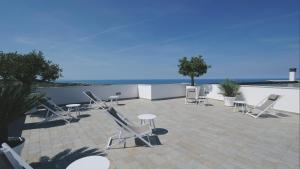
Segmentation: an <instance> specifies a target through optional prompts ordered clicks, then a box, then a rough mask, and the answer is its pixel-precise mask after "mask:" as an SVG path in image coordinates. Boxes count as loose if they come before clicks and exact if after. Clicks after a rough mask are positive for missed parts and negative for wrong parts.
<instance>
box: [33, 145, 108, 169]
mask: <svg viewBox="0 0 300 169" xmlns="http://www.w3.org/2000/svg"><path fill="white" fill-rule="evenodd" d="M95 155H98V156H99V155H101V156H105V154H104V153H103V152H102V151H99V150H98V149H89V148H88V147H83V148H80V149H77V150H75V151H71V149H66V150H64V151H62V152H60V153H58V154H56V155H54V156H53V157H52V158H51V157H48V156H43V157H41V158H40V160H39V162H34V163H31V164H30V165H31V166H32V167H33V168H34V169H65V168H66V167H67V166H68V165H69V164H71V163H72V162H73V161H76V160H78V159H80V158H82V157H86V156H95Z"/></svg>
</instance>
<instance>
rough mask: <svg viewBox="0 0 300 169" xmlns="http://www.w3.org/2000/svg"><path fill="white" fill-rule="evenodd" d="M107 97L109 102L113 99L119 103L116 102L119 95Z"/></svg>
mask: <svg viewBox="0 0 300 169" xmlns="http://www.w3.org/2000/svg"><path fill="white" fill-rule="evenodd" d="M108 98H109V99H110V102H111V103H112V102H113V101H114V100H115V101H116V103H117V104H119V103H118V99H119V98H120V96H118V95H114V96H109V97H108Z"/></svg>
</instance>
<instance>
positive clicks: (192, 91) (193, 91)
mask: <svg viewBox="0 0 300 169" xmlns="http://www.w3.org/2000/svg"><path fill="white" fill-rule="evenodd" d="M197 94H198V93H197V88H186V98H196V97H197Z"/></svg>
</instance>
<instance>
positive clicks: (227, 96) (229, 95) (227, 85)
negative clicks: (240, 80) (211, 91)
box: [219, 79, 240, 106]
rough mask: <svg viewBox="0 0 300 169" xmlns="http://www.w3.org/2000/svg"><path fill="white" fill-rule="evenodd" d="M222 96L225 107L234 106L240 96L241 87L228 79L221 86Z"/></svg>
mask: <svg viewBox="0 0 300 169" xmlns="http://www.w3.org/2000/svg"><path fill="white" fill-rule="evenodd" d="M219 88H220V90H221V94H222V95H223V96H224V105H225V106H233V102H234V100H235V98H236V96H237V95H238V94H239V89H240V86H239V84H237V83H236V82H235V81H233V80H229V79H226V80H225V81H224V82H223V83H221V84H220V86H219Z"/></svg>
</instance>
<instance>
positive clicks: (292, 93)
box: [207, 84, 300, 113]
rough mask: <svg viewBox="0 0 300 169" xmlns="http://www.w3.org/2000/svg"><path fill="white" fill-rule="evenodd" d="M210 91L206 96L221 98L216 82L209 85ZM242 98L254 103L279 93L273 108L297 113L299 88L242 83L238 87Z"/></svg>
mask: <svg viewBox="0 0 300 169" xmlns="http://www.w3.org/2000/svg"><path fill="white" fill-rule="evenodd" d="M209 89H210V92H209V94H208V95H207V97H208V98H211V99H216V100H223V96H222V95H221V94H220V89H219V85H218V84H211V85H209ZM240 92H241V95H242V98H243V99H244V100H245V101H246V102H247V104H249V105H252V106H253V105H256V104H258V103H259V102H260V101H261V100H263V99H264V98H266V97H268V96H269V95H270V94H278V95H280V96H281V97H280V99H279V100H278V101H277V103H276V104H275V105H274V109H276V110H282V111H287V112H293V113H299V109H300V107H299V97H300V91H299V88H292V87H278V86H255V85H243V86H241V88H240Z"/></svg>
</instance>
